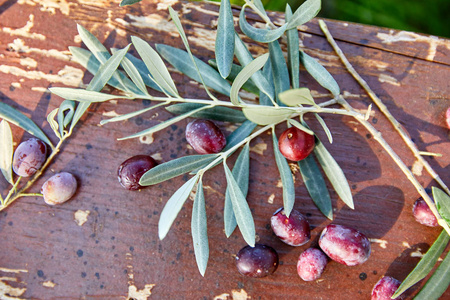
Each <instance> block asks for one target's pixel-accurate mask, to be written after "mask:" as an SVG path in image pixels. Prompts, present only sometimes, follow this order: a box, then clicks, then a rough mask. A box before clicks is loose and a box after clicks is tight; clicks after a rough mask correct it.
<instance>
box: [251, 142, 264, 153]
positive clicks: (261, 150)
mask: <svg viewBox="0 0 450 300" xmlns="http://www.w3.org/2000/svg"><path fill="white" fill-rule="evenodd" d="M266 150H267V144H266V143H264V142H262V143H258V144H256V145H255V146H253V147H250V151H252V152H255V153H257V154H259V155H264V151H266Z"/></svg>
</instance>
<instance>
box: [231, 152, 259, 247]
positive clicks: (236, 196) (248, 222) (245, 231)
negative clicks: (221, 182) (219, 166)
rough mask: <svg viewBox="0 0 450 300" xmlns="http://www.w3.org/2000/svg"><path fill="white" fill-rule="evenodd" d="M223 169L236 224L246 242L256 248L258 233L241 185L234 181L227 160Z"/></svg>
mask: <svg viewBox="0 0 450 300" xmlns="http://www.w3.org/2000/svg"><path fill="white" fill-rule="evenodd" d="M223 168H224V170H225V176H226V179H227V187H229V190H228V191H229V195H230V199H231V203H232V206H233V211H234V216H235V217H236V223H237V225H238V227H239V230H240V231H241V234H242V237H243V238H244V240H245V242H246V243H247V244H248V245H250V246H251V247H254V246H255V234H256V231H255V223H254V221H253V216H252V212H251V211H250V207H249V206H248V203H247V200H246V199H245V196H244V194H243V193H242V191H241V189H240V188H239V185H238V184H237V182H236V179H234V176H233V174H232V173H231V171H230V169H229V168H228V166H227V164H226V161H225V160H224V163H223Z"/></svg>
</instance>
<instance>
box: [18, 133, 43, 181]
mask: <svg viewBox="0 0 450 300" xmlns="http://www.w3.org/2000/svg"><path fill="white" fill-rule="evenodd" d="M46 159H47V146H46V145H45V143H44V142H43V141H41V140H39V139H36V138H31V139H29V140H27V141H25V142H22V143H20V145H19V146H18V147H17V149H16V151H15V152H14V156H13V164H12V167H13V170H14V173H16V174H17V175H19V176H22V177H30V176H32V175H34V173H36V172H37V170H39V169H40V168H41V167H42V165H43V164H44V162H45V160H46Z"/></svg>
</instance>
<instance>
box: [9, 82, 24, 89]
mask: <svg viewBox="0 0 450 300" xmlns="http://www.w3.org/2000/svg"><path fill="white" fill-rule="evenodd" d="M11 86H12V87H14V88H16V89H18V88H21V87H22V84H21V83H20V82H11Z"/></svg>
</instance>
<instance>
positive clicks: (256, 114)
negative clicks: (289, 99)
mask: <svg viewBox="0 0 450 300" xmlns="http://www.w3.org/2000/svg"><path fill="white" fill-rule="evenodd" d="M242 112H243V113H244V115H245V116H246V117H247V119H249V120H250V121H252V122H254V123H256V124H258V125H268V124H276V123H279V122H281V121H283V120H285V119H288V118H289V117H290V116H291V115H292V111H291V110H290V109H287V108H274V107H270V106H261V107H258V106H247V107H244V108H242Z"/></svg>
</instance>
